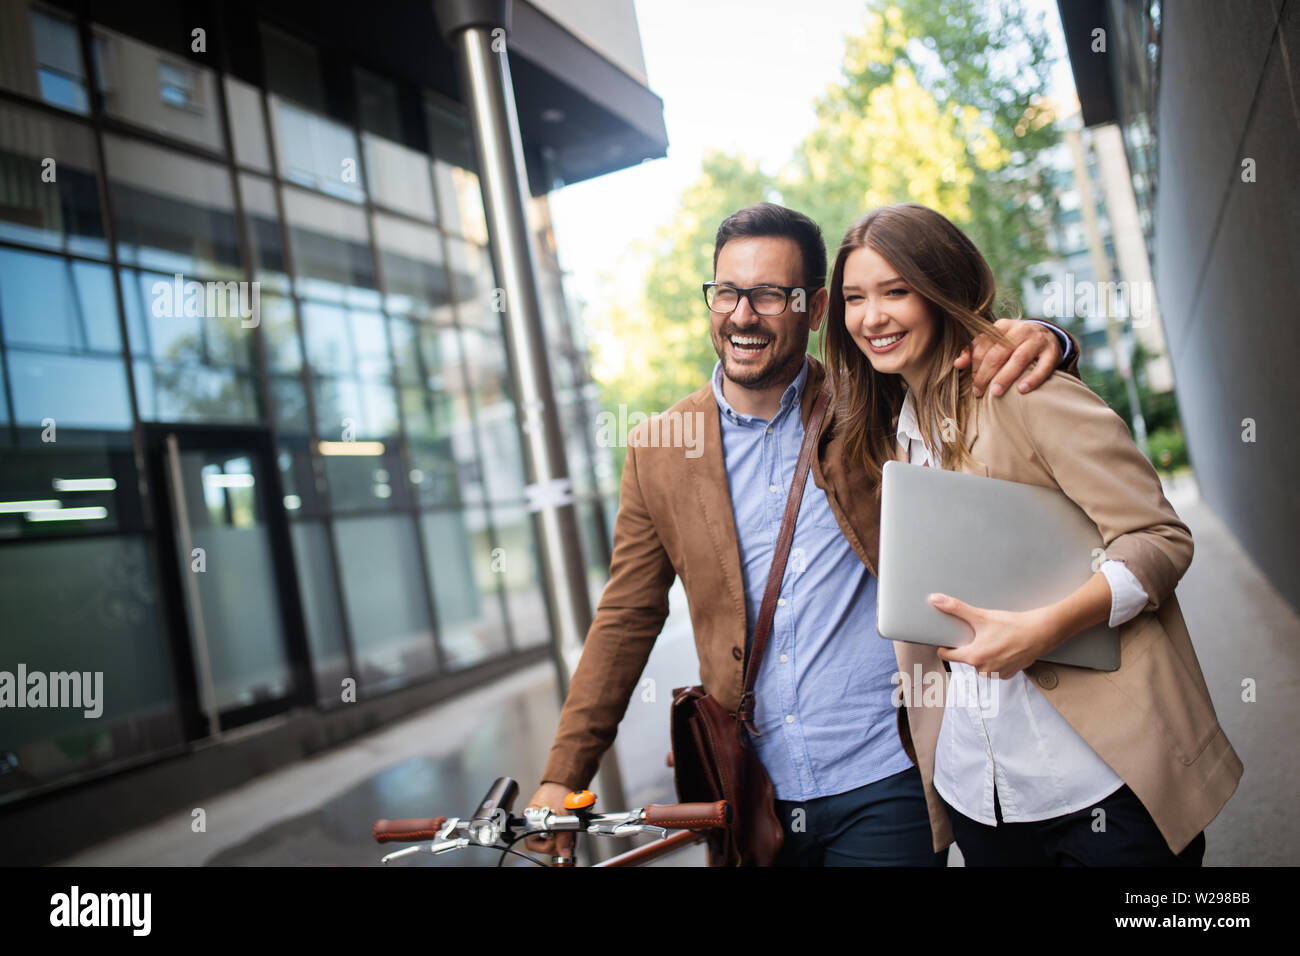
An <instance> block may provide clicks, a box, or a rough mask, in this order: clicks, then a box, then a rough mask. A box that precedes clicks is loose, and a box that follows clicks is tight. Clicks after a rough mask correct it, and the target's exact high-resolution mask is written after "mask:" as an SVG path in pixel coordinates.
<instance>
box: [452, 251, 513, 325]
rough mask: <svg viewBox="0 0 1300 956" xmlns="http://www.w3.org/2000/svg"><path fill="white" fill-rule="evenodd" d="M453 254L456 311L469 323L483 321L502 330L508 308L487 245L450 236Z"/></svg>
mask: <svg viewBox="0 0 1300 956" xmlns="http://www.w3.org/2000/svg"><path fill="white" fill-rule="evenodd" d="M447 253H448V255H449V256H450V258H451V281H452V286H453V291H454V293H455V299H456V314H457V315H458V316H459V317H460V320H461V322H462V323H464V324H465V325H482V326H486V327H487V328H489V329H493V330H495V331H496V333H497V334H500V329H501V313H502V312H504V311H505V301H504V299H503V298H502V293H500V292H498V291H497V283H496V278H495V275H496V273H495V270H494V269H493V268H492V258H491V256H489V255H488V251H487V249H486V248H485V247H483V246H476V245H474V244H473V243H469V242H463V241H461V240H460V239H454V238H449V239H448V240H447Z"/></svg>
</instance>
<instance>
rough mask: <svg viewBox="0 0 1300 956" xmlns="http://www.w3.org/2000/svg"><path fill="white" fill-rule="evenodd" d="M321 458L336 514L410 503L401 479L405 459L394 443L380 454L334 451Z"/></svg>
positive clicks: (403, 505)
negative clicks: (403, 459) (393, 445)
mask: <svg viewBox="0 0 1300 956" xmlns="http://www.w3.org/2000/svg"><path fill="white" fill-rule="evenodd" d="M344 448H346V443H345V444H344ZM321 460H322V461H323V462H324V465H325V475H326V477H327V479H328V481H329V495H330V507H331V508H332V509H333V511H334V513H335V514H342V513H345V512H352V511H375V510H379V511H390V510H392V509H393V508H404V507H406V506H407V505H408V504H410V501H409V499H408V497H407V493H406V485H405V484H404V483H403V481H402V474H401V469H402V459H401V456H400V455H398V454H397V451H396V450H395V448H393V447H389V446H385V449H384V453H383V454H381V455H361V454H340V453H331V454H323V455H322V456H321Z"/></svg>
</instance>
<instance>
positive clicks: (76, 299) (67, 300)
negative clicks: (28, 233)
mask: <svg viewBox="0 0 1300 956" xmlns="http://www.w3.org/2000/svg"><path fill="white" fill-rule="evenodd" d="M0 321H3V323H4V337H5V342H6V343H8V344H9V345H32V346H37V347H44V348H56V349H62V350H64V351H68V352H90V351H96V352H106V353H108V354H110V355H120V353H121V349H122V336H121V333H120V331H119V329H118V324H117V294H116V293H115V292H114V289H113V274H112V271H111V270H110V269H109V268H108V267H107V266H100V265H95V264H93V263H89V262H81V261H78V260H74V259H65V258H63V257H61V256H46V255H40V254H38V253H34V252H19V251H18V250H16V249H0Z"/></svg>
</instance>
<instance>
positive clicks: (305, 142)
mask: <svg viewBox="0 0 1300 956" xmlns="http://www.w3.org/2000/svg"><path fill="white" fill-rule="evenodd" d="M267 102H268V105H269V106H270V109H271V129H272V130H273V131H274V133H275V148H276V155H277V157H278V159H279V161H280V175H281V176H282V177H283V178H284V179H286V180H287V181H289V182H291V183H297V184H298V185H299V186H306V187H307V188H308V189H315V190H319V191H320V192H323V193H328V194H329V195H331V196H337V197H339V198H340V199H346V200H348V201H350V202H362V201H363V200H364V199H365V198H366V194H365V191H364V190H363V189H362V188H361V181H360V179H361V170H360V166H359V164H358V162H357V157H358V155H359V154H358V152H357V139H356V136H355V135H354V134H353V132H352V130H351V129H349V128H348V127H347V126H344V125H343V124H342V123H336V122H335V121H334V120H331V119H326V118H325V117H323V116H319V115H317V114H315V113H312V112H311V111H309V110H305V109H303V108H302V107H300V106H298V105H296V104H294V103H291V102H289V101H288V100H285V99H281V98H280V97H278V96H275V95H271V96H268V97H267Z"/></svg>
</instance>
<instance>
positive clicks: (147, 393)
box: [134, 361, 260, 422]
mask: <svg viewBox="0 0 1300 956" xmlns="http://www.w3.org/2000/svg"><path fill="white" fill-rule="evenodd" d="M134 374H135V388H136V401H137V403H138V404H139V406H140V417H141V418H142V419H144V420H146V421H206V422H252V421H258V420H259V419H260V415H259V414H258V410H257V396H256V393H255V391H254V388H253V379H252V376H251V375H250V374H248V373H247V372H237V371H234V370H233V369H220V368H211V367H209V366H204V365H173V364H164V363H158V364H155V365H151V364H150V363H148V362H144V361H137V362H136V363H135V365H134Z"/></svg>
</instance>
